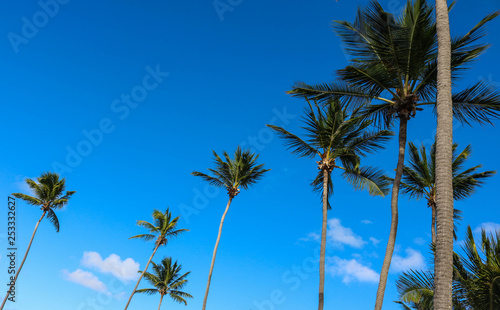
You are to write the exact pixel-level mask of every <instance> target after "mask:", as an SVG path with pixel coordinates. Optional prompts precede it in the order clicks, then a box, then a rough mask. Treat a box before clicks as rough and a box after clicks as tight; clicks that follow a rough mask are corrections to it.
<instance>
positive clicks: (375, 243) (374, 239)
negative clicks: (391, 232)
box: [370, 237, 381, 246]
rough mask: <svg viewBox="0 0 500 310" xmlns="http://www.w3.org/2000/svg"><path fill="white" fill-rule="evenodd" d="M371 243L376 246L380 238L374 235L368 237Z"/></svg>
mask: <svg viewBox="0 0 500 310" xmlns="http://www.w3.org/2000/svg"><path fill="white" fill-rule="evenodd" d="M370 241H371V243H373V245H374V246H377V244H379V243H380V241H381V240H379V239H377V238H375V237H370Z"/></svg>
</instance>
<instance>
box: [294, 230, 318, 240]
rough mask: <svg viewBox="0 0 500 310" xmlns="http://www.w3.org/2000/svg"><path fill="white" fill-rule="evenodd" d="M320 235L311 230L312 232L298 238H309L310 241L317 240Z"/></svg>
mask: <svg viewBox="0 0 500 310" xmlns="http://www.w3.org/2000/svg"><path fill="white" fill-rule="evenodd" d="M320 237H321V236H320V235H319V234H317V233H313V232H312V233H308V234H307V236H306V237H304V238H300V239H299V240H300V241H311V240H312V241H319V239H320Z"/></svg>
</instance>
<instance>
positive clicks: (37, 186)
mask: <svg viewBox="0 0 500 310" xmlns="http://www.w3.org/2000/svg"><path fill="white" fill-rule="evenodd" d="M26 183H27V184H28V186H29V188H30V189H31V191H32V192H33V194H34V196H30V195H26V194H21V193H14V194H12V195H13V196H14V197H16V198H19V199H22V200H24V201H26V202H27V203H28V204H30V205H33V206H38V207H40V209H41V210H42V211H43V213H42V216H41V217H40V219H39V220H38V222H37V223H36V225H35V230H34V231H33V234H32V235H31V240H30V242H29V244H28V248H27V249H26V253H25V254H24V257H23V260H22V262H21V264H20V265H19V268H18V269H17V273H16V275H15V277H14V283H16V281H17V277H19V273H20V272H21V269H22V268H23V265H24V262H25V261H26V257H27V256H28V253H29V251H30V248H31V244H32V243H33V239H34V238H35V234H36V231H37V229H38V225H39V224H40V222H41V221H42V219H43V218H44V217H45V216H47V218H48V219H49V221H50V222H51V223H52V225H54V228H55V229H56V231H57V232H59V220H58V218H57V215H56V213H55V212H54V210H59V209H61V208H62V207H64V206H65V205H66V204H68V201H69V199H70V198H71V196H72V195H73V194H74V193H76V192H75V191H66V193H64V191H65V189H66V179H64V178H62V179H59V174H57V173H52V172H45V173H43V174H42V175H41V176H40V177H38V178H37V182H35V181H33V180H32V179H26ZM9 294H10V291H8V292H7V295H6V296H5V298H4V300H3V302H2V306H1V307H0V309H3V307H4V305H5V303H6V301H7V298H8V297H9Z"/></svg>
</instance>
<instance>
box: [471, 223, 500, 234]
mask: <svg viewBox="0 0 500 310" xmlns="http://www.w3.org/2000/svg"><path fill="white" fill-rule="evenodd" d="M482 229H484V230H485V231H486V234H491V233H493V234H494V233H495V232H496V231H497V230H500V224H497V223H493V222H487V223H482V224H481V225H479V226H478V227H476V229H474V231H473V232H474V233H475V234H480V233H481V230H482Z"/></svg>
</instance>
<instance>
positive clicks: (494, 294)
mask: <svg viewBox="0 0 500 310" xmlns="http://www.w3.org/2000/svg"><path fill="white" fill-rule="evenodd" d="M461 248H462V252H463V254H460V255H459V254H456V253H455V254H454V256H453V299H452V300H453V309H454V310H462V309H463V310H465V309H467V310H469V309H470V310H493V309H500V231H496V232H494V233H493V234H491V235H488V234H487V233H486V232H485V230H484V229H483V230H482V231H481V243H480V244H476V242H475V240H474V235H473V233H472V229H471V228H470V226H469V227H467V233H466V238H465V242H464V244H463V245H462V247H461ZM396 285H397V287H398V292H399V297H400V301H399V302H398V303H400V304H406V307H407V308H408V309H417V310H432V309H434V304H435V300H434V291H435V282H434V273H433V272H432V271H418V270H410V271H407V272H405V273H403V274H402V275H401V276H400V277H399V279H398V281H397V282H396Z"/></svg>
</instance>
